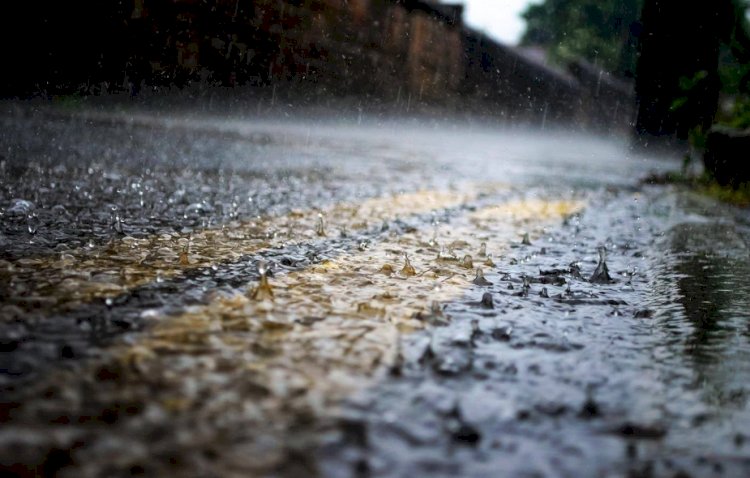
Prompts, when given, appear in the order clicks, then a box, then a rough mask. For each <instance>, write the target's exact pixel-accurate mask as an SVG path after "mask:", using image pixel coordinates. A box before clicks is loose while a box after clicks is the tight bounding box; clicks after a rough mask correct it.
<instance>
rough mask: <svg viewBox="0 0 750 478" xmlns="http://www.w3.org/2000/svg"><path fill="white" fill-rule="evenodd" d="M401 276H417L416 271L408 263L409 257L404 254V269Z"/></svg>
mask: <svg viewBox="0 0 750 478" xmlns="http://www.w3.org/2000/svg"><path fill="white" fill-rule="evenodd" d="M401 275H403V276H406V277H411V276H415V275H417V271H416V270H415V269H414V266H412V265H411V262H409V255H408V254H406V253H405V252H404V267H403V268H402V269H401Z"/></svg>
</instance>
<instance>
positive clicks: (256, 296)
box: [250, 260, 273, 301]
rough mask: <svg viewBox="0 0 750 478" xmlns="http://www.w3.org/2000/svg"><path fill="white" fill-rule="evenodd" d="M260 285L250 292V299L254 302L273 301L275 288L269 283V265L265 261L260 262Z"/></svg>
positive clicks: (258, 266)
mask: <svg viewBox="0 0 750 478" xmlns="http://www.w3.org/2000/svg"><path fill="white" fill-rule="evenodd" d="M257 268H258V274H260V279H259V283H258V285H257V286H255V287H253V288H252V289H251V290H250V298H251V299H253V300H257V301H261V300H273V288H272V287H271V284H269V282H268V263H267V262H266V261H264V260H261V261H259V262H258V265H257Z"/></svg>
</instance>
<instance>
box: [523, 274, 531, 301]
mask: <svg viewBox="0 0 750 478" xmlns="http://www.w3.org/2000/svg"><path fill="white" fill-rule="evenodd" d="M521 280H522V281H523V286H522V288H521V295H522V296H523V297H527V296H528V295H529V290H530V289H531V279H529V276H527V275H526V274H524V275H522V276H521Z"/></svg>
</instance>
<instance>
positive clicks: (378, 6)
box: [2, 0, 632, 129]
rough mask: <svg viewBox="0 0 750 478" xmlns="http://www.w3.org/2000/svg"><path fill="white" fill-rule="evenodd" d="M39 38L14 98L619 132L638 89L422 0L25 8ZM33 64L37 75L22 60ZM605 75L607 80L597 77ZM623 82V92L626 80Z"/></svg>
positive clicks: (15, 49)
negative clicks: (202, 98) (230, 102)
mask: <svg viewBox="0 0 750 478" xmlns="http://www.w3.org/2000/svg"><path fill="white" fill-rule="evenodd" d="M23 5H24V6H21V7H13V8H17V9H20V11H19V12H14V13H15V14H16V15H17V16H18V18H21V19H22V20H21V23H22V24H23V25H24V26H25V27H26V28H25V29H26V30H27V31H33V32H36V33H35V34H34V35H33V41H31V42H27V43H19V42H6V43H5V48H6V49H7V50H10V52H9V53H10V55H9V56H10V57H11V65H13V67H12V68H11V69H9V70H6V71H10V72H11V74H10V75H8V76H6V77H5V78H4V80H3V83H2V87H3V93H4V95H5V96H14V95H21V96H23V95H28V94H31V93H34V92H37V91H43V92H46V93H47V94H60V93H63V94H70V93H84V94H99V93H106V92H117V91H128V90H130V91H131V93H132V94H138V93H139V91H140V89H141V88H143V87H145V86H148V87H157V88H159V87H171V86H176V87H183V86H186V85H189V84H194V83H198V84H200V85H204V86H206V87H212V86H229V87H231V86H239V85H256V86H262V85H271V84H272V85H283V86H285V87H287V88H286V89H287V90H288V91H290V92H296V93H297V94H300V96H305V97H307V98H310V97H312V98H315V97H320V96H321V95H323V96H325V95H328V96H330V95H339V96H340V95H346V96H355V97H361V98H363V100H365V101H377V102H381V103H387V104H391V105H396V106H397V107H402V106H403V105H406V106H407V108H408V106H409V105H414V106H417V105H434V106H439V107H445V108H448V109H451V110H454V111H468V112H474V113H476V112H481V113H484V114H490V115H493V116H498V117H501V118H507V119H508V120H512V121H523V122H534V123H537V124H546V123H550V124H551V123H554V122H559V121H563V120H564V121H566V122H570V120H575V121H576V122H578V123H580V124H582V125H584V124H593V125H598V126H600V127H604V128H616V129H619V128H620V126H621V125H626V124H627V123H628V122H629V121H630V119H629V117H630V116H631V115H632V107H631V106H630V103H631V102H632V98H631V95H630V93H629V91H628V90H627V87H626V86H622V85H615V83H616V82H614V81H610V80H609V79H608V77H607V76H606V74H605V73H602V72H597V71H593V72H592V70H593V67H591V66H590V65H584V66H580V65H579V66H576V67H575V68H573V69H571V71H567V72H566V71H560V70H557V69H554V68H551V67H549V66H548V65H546V64H545V63H544V62H543V61H542V60H541V59H540V58H538V57H536V56H534V55H530V54H528V53H524V52H522V51H520V50H517V49H514V48H511V47H508V46H505V45H501V44H498V43H497V42H495V41H493V40H491V39H490V38H488V37H486V36H484V35H483V34H481V33H478V32H475V31H472V30H471V29H468V28H466V27H465V26H464V25H463V23H462V14H463V7H462V6H461V5H445V4H441V3H438V2H432V1H423V0H123V1H119V2H96V1H88V2H86V1H84V2H80V3H79V2H74V4H73V5H69V4H68V2H40V1H37V2H34V0H31V1H29V2H25V3H24V4H23ZM22 63H23V64H29V65H31V66H30V67H27V68H24V67H22V66H21V64H22ZM592 78H593V79H595V80H594V81H593V82H592ZM613 85H615V86H616V87H615V86H613Z"/></svg>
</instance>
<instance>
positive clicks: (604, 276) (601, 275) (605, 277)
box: [589, 246, 614, 284]
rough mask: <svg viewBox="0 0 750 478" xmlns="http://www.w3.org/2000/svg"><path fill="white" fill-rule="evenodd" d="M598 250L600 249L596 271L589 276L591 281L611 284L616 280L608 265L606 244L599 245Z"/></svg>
mask: <svg viewBox="0 0 750 478" xmlns="http://www.w3.org/2000/svg"><path fill="white" fill-rule="evenodd" d="M597 250H598V251H599V264H597V266H596V270H594V273H593V274H591V278H589V281H590V282H592V283H594V284H611V283H612V282H614V281H613V280H612V277H610V275H609V268H608V267H607V263H606V260H607V248H606V247H604V246H599V248H598V249H597Z"/></svg>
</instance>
